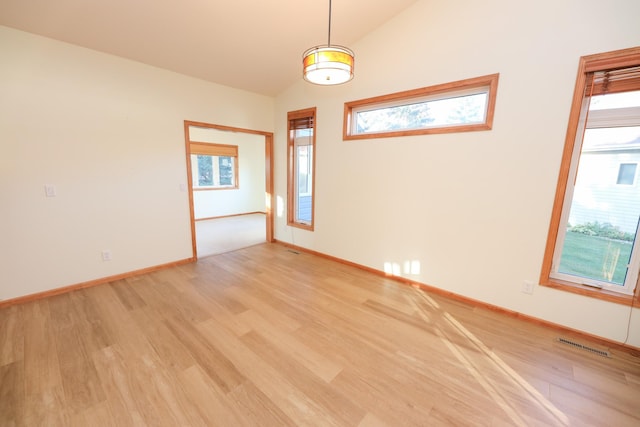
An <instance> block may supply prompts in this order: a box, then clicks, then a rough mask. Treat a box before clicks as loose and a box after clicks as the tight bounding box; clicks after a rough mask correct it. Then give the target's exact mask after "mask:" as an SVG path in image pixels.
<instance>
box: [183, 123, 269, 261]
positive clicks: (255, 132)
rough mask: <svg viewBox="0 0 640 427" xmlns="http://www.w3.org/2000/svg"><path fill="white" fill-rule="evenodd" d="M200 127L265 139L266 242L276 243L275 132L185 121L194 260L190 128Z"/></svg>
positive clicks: (194, 242) (194, 232) (192, 238)
mask: <svg viewBox="0 0 640 427" xmlns="http://www.w3.org/2000/svg"><path fill="white" fill-rule="evenodd" d="M190 126H194V127H200V128H207V129H215V130H220V131H226V132H239V133H247V134H251V135H261V136H263V137H264V156H265V192H266V197H265V210H266V214H267V215H266V222H267V227H266V230H267V231H266V241H267V242H269V243H273V242H275V239H274V237H273V227H274V225H273V224H274V222H273V221H274V218H273V208H274V206H275V195H274V193H273V132H264V131H259V130H254V129H243V128H237V127H232V126H224V125H216V124H212V123H204V122H193V121H190V120H185V121H184V141H185V150H186V154H187V187H188V191H189V218H190V221H191V247H192V257H193V259H198V251H197V249H196V219H195V210H194V207H193V181H192V177H191V148H190V144H189V143H190V142H191V139H190V136H189V127H190Z"/></svg>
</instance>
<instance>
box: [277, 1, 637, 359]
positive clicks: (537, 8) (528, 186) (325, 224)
mask: <svg viewBox="0 0 640 427" xmlns="http://www.w3.org/2000/svg"><path fill="white" fill-rule="evenodd" d="M638 16H640V2H637V1H629V0H613V1H611V2H609V3H607V7H606V13H603V10H602V7H601V3H599V2H596V1H592V0H589V1H584V0H563V1H550V0H544V1H538V2H514V1H511V0H488V1H484V2H474V1H465V0H424V1H419V2H417V3H416V4H415V5H414V6H412V7H410V8H409V9H407V10H406V11H404V12H403V13H401V14H400V15H398V16H397V17H395V18H394V19H392V20H391V21H389V22H388V23H387V24H386V25H385V26H383V27H381V28H379V29H378V30H377V31H375V32H374V33H372V34H370V35H369V36H368V37H366V38H364V39H362V40H360V41H359V42H358V43H356V44H354V45H352V46H350V47H351V48H353V49H354V50H355V53H356V68H355V79H354V80H353V81H352V82H350V83H348V84H346V85H342V86H337V87H317V86H313V85H310V84H307V83H305V82H303V81H302V80H301V81H300V82H299V83H297V84H296V85H294V86H292V87H291V88H290V89H289V90H288V91H286V92H284V93H282V94H281V95H280V96H279V97H278V98H277V99H276V136H275V143H276V147H275V153H276V158H275V161H276V165H275V171H276V195H277V198H278V200H279V201H280V203H279V210H278V216H277V218H276V227H275V237H276V238H277V239H278V240H282V241H287V242H293V243H295V244H296V245H299V246H302V247H306V248H309V249H312V250H315V251H319V252H322V253H326V254H330V255H332V256H335V257H339V258H342V259H345V260H349V261H352V262H355V263H358V264H361V265H365V266H368V267H371V268H374V269H378V270H384V269H385V266H393V265H395V266H397V267H398V268H399V269H400V271H401V272H402V273H401V274H402V275H403V276H405V277H408V278H410V279H413V280H416V281H418V282H422V283H425V284H429V285H432V286H436V287H439V288H442V289H444V290H447V291H451V292H455V293H457V294H460V295H464V296H467V297H470V298H474V299H477V300H480V301H484V302H486V303H489V304H494V305H497V306H500V307H503V308H506V309H509V310H515V311H518V312H522V313H524V314H527V315H530V316H534V317H537V318H540V319H545V320H547V321H550V322H554V323H557V324H561V325H564V326H567V327H569V328H574V329H577V330H581V331H584V332H586V333H589V334H594V335H597V336H601V337H605V338H608V339H611V340H616V341H622V340H624V339H625V335H626V332H627V321H628V319H629V308H628V307H625V306H622V305H618V304H613V303H608V302H603V301H599V300H596V299H593V298H587V297H583V296H578V295H575V294H570V293H567V292H562V291H558V290H554V289H550V288H546V287H539V286H537V287H536V288H535V290H534V293H533V295H528V294H524V293H522V292H521V284H522V283H523V281H525V280H531V281H535V282H537V281H538V279H539V275H540V268H541V263H542V259H543V254H544V248H545V242H546V236H547V231H548V227H549V220H550V215H551V209H552V204H553V198H554V194H555V189H556V181H557V176H558V170H559V165H560V159H561V152H562V148H563V144H564V138H565V132H566V128H567V121H568V116H569V109H570V104H571V98H572V93H573V88H574V85H575V78H576V73H577V66H578V60H579V57H580V56H582V55H588V54H593V53H600V52H605V51H610V50H615V49H622V48H628V47H633V46H637V45H640V26H639V25H638ZM335 42H336V43H340V40H335ZM492 73H500V82H499V87H498V97H497V104H496V111H495V120H494V128H493V130H491V131H485V132H471V133H456V134H443V135H425V136H412V137H403V138H385V139H371V140H358V141H343V140H342V136H341V135H342V115H343V105H344V102H346V101H353V100H357V99H362V98H367V97H372V96H376V95H383V94H387V93H392V92H397V91H402V90H408V89H414V88H419V87H424V86H429V85H434V84H439V83H446V82H452V81H455V80H460V79H465V78H470V77H477V76H482V75H486V74H492ZM313 106H316V107H317V108H318V110H317V122H318V126H317V130H316V132H317V163H316V211H315V213H316V217H315V218H316V224H315V231H314V232H308V231H305V230H300V229H294V228H290V227H287V226H286V214H285V213H286V209H283V207H284V205H283V204H282V201H284V200H286V157H285V155H284V154H285V153H286V148H285V147H286V113H287V111H293V110H298V109H301V108H308V107H313ZM389 168H390V170H389ZM413 261H415V262H414V265H419V266H420V270H419V272H415V271H414V273H417V274H411V272H404V271H403V267H404V265H405V264H406V263H407V262H413ZM631 324H632V326H631V330H630V334H629V344H631V345H634V346H636V347H640V310H638V309H634V310H633V317H632V319H631Z"/></svg>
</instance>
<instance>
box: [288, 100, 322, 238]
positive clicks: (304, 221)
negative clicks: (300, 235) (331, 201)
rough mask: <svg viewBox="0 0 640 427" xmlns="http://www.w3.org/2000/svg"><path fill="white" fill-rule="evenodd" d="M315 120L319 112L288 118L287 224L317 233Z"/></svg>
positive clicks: (310, 110)
mask: <svg viewBox="0 0 640 427" xmlns="http://www.w3.org/2000/svg"><path fill="white" fill-rule="evenodd" d="M315 119H316V109H315V108H309V109H306V110H299V111H292V112H290V113H288V114H287V120H288V144H287V150H288V156H287V224H289V225H292V226H295V227H300V228H304V229H307V230H313V213H314V173H315V141H316V137H315Z"/></svg>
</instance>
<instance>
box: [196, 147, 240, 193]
mask: <svg viewBox="0 0 640 427" xmlns="http://www.w3.org/2000/svg"><path fill="white" fill-rule="evenodd" d="M191 169H192V170H191V173H192V182H193V188H199V189H203V188H209V189H212V188H228V187H235V185H236V179H235V174H236V169H235V157H232V156H209V155H206V154H192V155H191Z"/></svg>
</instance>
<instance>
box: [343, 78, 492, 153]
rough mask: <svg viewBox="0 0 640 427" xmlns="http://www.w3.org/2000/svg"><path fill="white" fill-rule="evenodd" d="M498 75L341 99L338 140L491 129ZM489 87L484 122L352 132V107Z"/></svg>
mask: <svg viewBox="0 0 640 427" xmlns="http://www.w3.org/2000/svg"><path fill="white" fill-rule="evenodd" d="M499 77H500V74H499V73H496V74H489V75H486V76H481V77H474V78H470V79H465V80H458V81H455V82H449V83H443V84H438V85H434V86H427V87H423V88H419V89H412V90H407V91H403V92H396V93H391V94H387V95H381V96H375V97H372V98H366V99H360V100H357V101H350V102H345V104H344V119H343V122H342V123H343V125H342V139H343V140H344V141H347V140H357V139H372V138H390V137H396V136H411V135H428V134H440V133H455V132H473V131H482V130H491V129H492V127H493V117H494V111H495V105H496V96H497V92H498V80H499ZM484 86H488V87H489V93H488V100H487V114H486V120H485V123H481V124H471V125H452V126H442V127H433V128H423V129H411V130H399V131H390V132H378V133H367V134H355V135H354V134H352V133H351V122H352V118H353V110H354V109H357V108H360V107H363V106H368V105H377V104H383V103H386V102H392V101H402V100H411V99H413V98H420V97H424V96H429V95H438V94H442V93H447V92H454V91H459V90H465V89H475V88H479V87H484Z"/></svg>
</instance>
